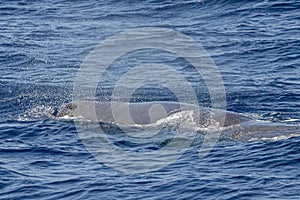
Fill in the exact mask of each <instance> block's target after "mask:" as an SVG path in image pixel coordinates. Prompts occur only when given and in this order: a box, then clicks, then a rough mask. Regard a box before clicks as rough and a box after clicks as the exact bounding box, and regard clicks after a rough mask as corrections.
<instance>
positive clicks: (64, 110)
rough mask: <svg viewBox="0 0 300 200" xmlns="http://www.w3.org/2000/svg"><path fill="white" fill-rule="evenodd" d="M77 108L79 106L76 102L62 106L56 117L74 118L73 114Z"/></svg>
mask: <svg viewBox="0 0 300 200" xmlns="http://www.w3.org/2000/svg"><path fill="white" fill-rule="evenodd" d="M76 108H77V104H76V103H74V102H71V103H68V104H66V105H64V106H62V107H61V108H60V109H59V110H58V111H57V113H56V115H55V116H56V117H65V116H68V117H73V112H74V110H75V109H76Z"/></svg>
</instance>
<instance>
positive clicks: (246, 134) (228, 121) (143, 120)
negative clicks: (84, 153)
mask: <svg viewBox="0 0 300 200" xmlns="http://www.w3.org/2000/svg"><path fill="white" fill-rule="evenodd" d="M187 112H189V113H190V114H192V115H193V117H194V119H195V120H196V127H197V130H199V131H200V132H204V133H205V134H207V133H209V132H210V131H221V132H222V135H223V136H224V137H226V138H231V139H237V140H246V141H253V140H278V139H285V138H290V137H293V136H299V135H300V127H299V126H298V125H290V124H285V123H272V122H261V121H257V120H256V119H255V118H253V117H250V116H247V115H244V114H239V113H235V112H230V111H224V110H218V109H212V108H204V107H199V106H196V105H192V104H180V103H178V102H163V101H153V102H143V103H122V102H93V101H76V102H71V103H69V104H66V105H63V106H62V107H61V108H60V109H59V110H58V111H57V113H56V117H58V118H66V117H67V118H69V117H72V118H74V119H77V120H78V119H84V120H89V121H91V122H101V123H108V124H118V125H128V126H135V125H143V126H144V127H147V126H148V125H153V124H154V125H155V124H161V123H166V122H170V120H171V121H172V120H173V121H174V120H176V119H177V120H178V118H179V117H180V118H181V120H182V118H187V117H186V116H187V115H186V113H187ZM189 116H191V115H189ZM177 122H178V121H177ZM179 122H180V121H179ZM189 126H190V127H192V123H191V124H189Z"/></svg>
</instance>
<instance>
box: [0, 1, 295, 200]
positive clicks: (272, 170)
mask: <svg viewBox="0 0 300 200" xmlns="http://www.w3.org/2000/svg"><path fill="white" fill-rule="evenodd" d="M299 12H300V2H299V1H291V0H287V1H279V0H272V1H271V0H262V1H249V0H248V1H246V0H245V1H244V0H242V1H236V0H228V1H222V0H219V1H218V0H211V1H205V0H202V1H201V0H200V1H196V0H189V1H154V0H152V1H150V0H149V1H143V2H142V1H114V0H109V1H96V0H92V1H58V0H54V1H45V0H41V1H25V0H24V1H21V0H19V1H18V0H16V1H7V2H6V1H1V2H0V30H1V31H0V64H1V72H0V102H1V103H0V113H1V114H0V199H299V198H300V192H299V189H300V170H299V169H300V137H299V136H297V135H293V132H290V135H289V136H287V135H286V132H285V131H282V132H281V131H279V132H276V134H275V135H276V137H269V138H266V139H260V140H259V139H258V140H254V141H253V140H251V139H250V140H241V139H239V138H232V137H220V138H219V139H218V140H217V142H216V144H215V145H214V147H213V148H212V149H211V151H210V152H209V153H208V154H207V155H206V156H204V157H199V150H200V149H201V146H202V144H203V143H202V142H203V141H202V139H203V135H202V134H201V133H197V136H196V137H195V138H194V140H193V141H192V142H191V144H190V145H189V146H187V147H185V149H184V151H183V152H182V154H181V155H180V156H179V157H178V158H177V159H174V160H173V161H172V162H171V163H170V164H168V165H164V166H162V167H159V168H158V169H155V170H152V171H151V170H150V171H147V172H143V173H135V172H138V171H134V170H130V171H129V172H128V171H127V172H126V171H125V172H124V171H122V164H124V162H125V161H124V160H122V159H120V160H117V161H119V162H120V163H118V164H119V167H121V170H120V168H116V167H112V166H111V165H109V164H108V162H107V161H108V160H109V159H110V157H109V156H108V157H106V158H105V159H103V160H101V159H102V158H100V159H99V157H97V156H94V155H93V154H91V153H90V152H89V150H90V149H89V148H87V146H86V143H85V142H83V140H82V138H81V136H80V134H78V132H79V131H81V133H84V134H89V133H91V132H93V130H92V129H86V128H85V127H87V126H93V125H95V124H93V123H92V124H90V123H89V122H84V121H83V122H80V123H79V124H78V123H75V122H74V121H73V120H71V119H66V118H64V119H58V118H56V117H55V113H56V111H57V110H58V109H59V107H61V106H62V105H64V104H66V103H68V102H70V101H71V100H72V98H74V96H73V93H74V91H73V87H74V84H75V83H76V78H77V77H78V71H79V69H80V68H81V64H82V63H83V62H84V60H85V59H86V57H87V56H88V55H89V53H90V52H91V51H92V50H93V49H94V48H95V47H97V45H99V44H100V43H101V42H103V41H104V40H106V39H107V38H110V37H111V36H114V35H117V34H120V33H122V32H124V31H128V30H133V29H136V28H164V29H168V30H173V31H176V32H178V33H182V34H184V35H186V36H188V37H190V38H193V40H195V41H196V42H197V43H199V44H200V45H201V46H202V47H203V48H204V49H205V50H206V52H207V54H208V55H209V56H210V58H211V59H212V60H213V61H214V63H215V65H216V66H217V68H218V71H219V74H220V76H221V77H222V80H223V84H224V87H225V91H226V109H227V110H229V111H232V112H237V113H242V114H244V115H247V116H251V117H252V118H253V119H255V120H256V121H265V122H266V123H271V124H272V123H277V124H280V125H282V127H286V126H296V127H297V126H299V123H300V114H299V113H300V112H299V111H300V104H299V100H300V16H299ZM133 39H134V37H133ZM168 39H170V41H172V42H173V43H172V44H174V45H176V44H178V42H179V43H180V40H176V38H175V40H174V38H167V39H166V40H168ZM172 39H173V40H172ZM181 45H182V44H181ZM129 46H134V43H131V44H129ZM178 48H179V49H180V48H182V46H180V45H179V46H178ZM112 53H113V50H112ZM101 59H102V58H99V60H101ZM103 59H104V58H103ZM145 63H156V64H157V63H160V64H164V65H168V66H171V67H173V68H174V69H176V70H177V71H178V72H179V73H180V74H182V75H183V77H184V78H185V79H186V80H187V81H188V82H189V83H190V85H191V87H192V88H193V90H194V91H195V94H196V98H197V100H198V101H199V103H200V104H201V105H203V106H207V107H211V106H212V101H213V100H212V99H211V98H210V93H209V90H210V88H209V87H207V86H206V85H205V81H204V80H203V78H202V77H201V76H199V74H198V73H196V71H195V68H194V67H193V66H192V65H191V64H190V63H188V62H187V60H185V59H183V58H182V57H180V56H178V55H175V54H170V53H167V52H164V51H157V50H153V49H143V50H140V51H133V52H128V54H124V55H122V56H121V57H119V58H118V59H117V60H116V61H115V62H114V63H112V65H111V66H110V67H109V68H108V69H107V70H106V72H105V74H104V75H103V78H102V79H101V81H100V82H99V83H98V85H97V89H96V99H97V100H99V101H110V100H111V99H112V98H111V95H112V93H113V89H114V87H115V86H116V85H117V83H118V80H120V77H122V76H124V75H126V72H128V71H129V70H130V69H131V68H132V67H133V66H136V65H141V64H145ZM154 72H155V76H156V75H157V76H158V77H159V75H161V76H162V77H163V78H165V77H169V76H167V75H168V74H167V73H164V71H163V70H162V71H161V72H160V71H157V70H156V71H154ZM170 77H171V79H172V76H170ZM136 78H137V79H136V81H140V79H143V77H142V76H141V75H139V74H137V75H136ZM134 80H135V79H134ZM176 81H177V79H176V77H174V82H173V85H175V86H176ZM126 95H129V94H128V93H125V96H126ZM180 95H182V96H185V95H186V93H185V91H183V90H182V94H179V96H178V95H176V94H174V92H172V90H171V89H170V88H168V87H164V86H162V85H160V84H156V83H155V84H146V85H144V86H143V87H140V88H138V89H137V90H136V91H135V92H134V93H133V94H132V95H130V97H131V99H130V101H132V102H148V101H178V100H179V99H180V98H181V97H180ZM118 97H119V98H120V99H119V100H122V97H123V96H122V94H119V96H118ZM216 98H217V99H218V98H220V99H222V98H224V96H216ZM216 101H217V102H218V100H216ZM176 119H177V118H176ZM186 119H187V118H185V117H184V116H183V117H182V119H180V120H181V121H179V122H180V123H181V124H182V123H183V122H185V121H184V120H186ZM168 120H170V118H168ZM171 120H172V119H171ZM255 120H254V121H255ZM176 122H178V121H176ZM257 123H258V122H257ZM97 125H98V124H97ZM100 125H101V126H102V128H103V130H105V131H106V132H105V134H106V135H107V136H108V138H109V139H110V140H111V141H113V143H112V145H116V146H117V147H118V148H119V149H121V150H124V151H129V152H135V153H137V154H139V153H140V154H142V153H145V152H154V153H155V152H156V151H159V150H160V149H162V148H163V147H165V146H168V144H169V141H170V140H172V138H173V137H174V134H175V132H176V130H174V129H172V128H174V126H170V127H169V129H164V130H163V133H162V134H161V135H158V136H157V137H152V138H150V139H149V138H147V139H141V138H134V137H129V136H128V135H126V134H124V130H123V131H122V130H120V129H119V128H118V127H116V126H117V125H115V124H100ZM80 127H82V129H81V128H80ZM176 128H178V127H176V126H175V129H176ZM282 130H284V128H283V129H282ZM298 130H299V129H298ZM126 131H127V133H129V134H134V133H137V132H139V131H141V129H139V127H131V126H129V127H126ZM148 131H149V130H148ZM150 131H151V130H150ZM184 132H189V130H186V129H184ZM295 133H296V132H295ZM298 133H299V132H298ZM262 134H263V133H262ZM266 134H268V135H270V134H271V135H272V134H273V133H270V132H266ZM180 143H184V141H181V140H179V142H177V143H176V145H174V146H172V150H174V149H175V151H176V149H177V148H178V149H180V148H181V145H180ZM96 145H97V144H96ZM177 145H178V146H177ZM99 148H100V147H99ZM115 153H116V152H111V154H112V155H113V154H115ZM98 156H101V153H100V154H99V155H98ZM106 156H107V155H106ZM157 156H158V157H159V154H157ZM112 158H113V156H112ZM123 159H126V158H123ZM129 160H130V159H129ZM117 161H115V162H117ZM144 161H145V163H146V164H151V163H152V161H151V160H147V159H146V158H145V160H144ZM122 162H123V163H122ZM112 163H113V162H112ZM125 163H126V162H125ZM133 165H134V162H133ZM135 167H137V168H138V169H140V168H139V166H135Z"/></svg>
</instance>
